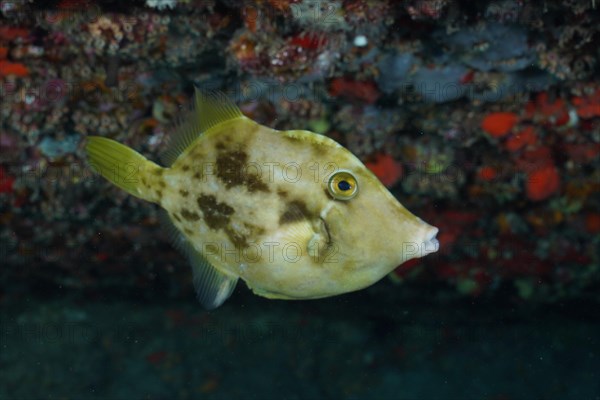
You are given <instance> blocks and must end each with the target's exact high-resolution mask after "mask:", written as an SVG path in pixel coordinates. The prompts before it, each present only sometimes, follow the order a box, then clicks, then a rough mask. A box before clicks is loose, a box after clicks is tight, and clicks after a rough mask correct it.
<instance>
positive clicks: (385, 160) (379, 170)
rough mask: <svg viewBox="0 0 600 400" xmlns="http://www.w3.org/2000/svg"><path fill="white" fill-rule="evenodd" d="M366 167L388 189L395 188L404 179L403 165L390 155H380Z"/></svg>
mask: <svg viewBox="0 0 600 400" xmlns="http://www.w3.org/2000/svg"><path fill="white" fill-rule="evenodd" d="M365 166H366V167H367V168H369V169H370V170H371V172H373V173H374V174H375V176H377V178H379V180H380V181H381V182H382V183H383V184H384V185H385V186H387V187H391V186H394V184H396V183H397V182H398V181H399V180H400V178H402V164H400V163H399V162H397V161H396V160H394V158H393V157H392V156H390V155H388V154H383V153H379V154H377V155H376V156H375V158H374V159H373V160H371V161H367V162H365Z"/></svg>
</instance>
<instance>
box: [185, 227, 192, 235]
mask: <svg viewBox="0 0 600 400" xmlns="http://www.w3.org/2000/svg"><path fill="white" fill-rule="evenodd" d="M183 231H184V232H185V234H186V235H188V236H194V231H193V230H191V229H189V228H184V229H183Z"/></svg>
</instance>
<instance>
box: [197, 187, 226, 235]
mask: <svg viewBox="0 0 600 400" xmlns="http://www.w3.org/2000/svg"><path fill="white" fill-rule="evenodd" d="M197 200H198V207H199V208H200V211H202V214H203V215H204V221H206V225H208V227H209V228H211V229H221V228H225V227H226V226H227V225H228V224H229V220H230V216H231V215H232V214H233V213H234V212H235V210H234V209H233V207H231V206H230V205H229V204H227V203H219V202H218V201H217V199H216V198H215V196H212V195H201V196H199V197H198V199H197Z"/></svg>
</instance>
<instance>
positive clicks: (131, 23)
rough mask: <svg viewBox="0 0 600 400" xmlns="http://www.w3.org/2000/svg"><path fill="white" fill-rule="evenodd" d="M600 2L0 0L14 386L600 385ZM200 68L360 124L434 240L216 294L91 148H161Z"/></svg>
mask: <svg viewBox="0 0 600 400" xmlns="http://www.w3.org/2000/svg"><path fill="white" fill-rule="evenodd" d="M597 7H598V5H596V4H595V2H593V1H571V2H566V3H558V2H545V3H544V4H542V5H539V6H538V5H533V4H526V3H523V2H519V1H511V0H506V1H494V2H487V1H486V2H478V3H477V4H471V3H469V2H458V1H454V2H452V1H427V0H417V1H406V2H404V1H403V2H394V1H385V0H382V1H361V0H344V1H304V0H294V1H292V0H261V1H257V2H247V3H244V2H236V1H231V0H214V1H213V0H206V1H204V0H198V1H176V0H172V1H151V0H148V1H146V2H144V1H135V2H131V3H122V4H121V3H116V2H113V1H103V2H92V1H85V0H84V1H78V0H62V1H52V2H45V1H44V2H41V1H40V2H26V1H20V0H13V1H0V96H1V100H2V101H1V103H0V115H1V120H0V222H1V226H0V260H2V262H1V265H0V399H38V398H60V399H70V398H74V399H80V398H82V399H87V398H90V399H94V398H98V399H130V398H134V399H138V398H140V399H142V398H143V399H172V398H182V399H186V398H209V399H233V398H241V399H266V398H278V399H280V398H284V399H340V398H348V399H489V400H511V399H600V383H599V382H600V312H599V310H600V296H599V293H600V256H599V252H598V248H599V247H600V246H599V245H600V213H599V211H598V210H600V196H599V195H598V191H599V189H600V168H599V167H600V81H599V79H598V78H599V76H600V75H599V74H598V72H599V71H598V57H599V54H598V46H597V43H599V40H600V32H599V28H598V26H600V24H599V23H598V22H599V19H600V14H599V11H598V8H597ZM194 86H196V87H200V88H202V89H210V90H212V89H216V90H220V91H222V92H223V93H225V94H226V95H228V96H229V97H230V98H231V99H232V100H233V101H235V102H236V104H238V105H239V107H240V109H241V110H242V112H243V113H244V114H245V115H247V116H248V117H250V118H252V119H254V120H256V121H258V122H260V123H262V124H264V125H266V126H269V127H273V128H276V129H280V130H287V129H310V130H312V131H315V132H318V133H321V134H324V135H326V136H329V137H331V138H333V139H334V140H336V141H338V142H340V143H341V144H343V145H344V146H345V147H347V148H348V149H349V150H350V151H352V152H353V153H354V154H355V155H356V156H357V157H358V158H359V159H360V160H361V161H363V162H364V163H365V164H366V166H367V167H368V168H369V169H371V170H372V171H373V172H374V173H375V175H376V176H377V177H378V178H379V179H380V180H381V181H382V182H383V183H384V184H385V185H386V186H387V187H388V188H389V190H390V192H391V193H392V194H393V195H394V196H395V197H396V198H397V199H398V200H399V201H400V202H401V203H402V204H403V205H404V206H406V208H408V209H409V210H410V211H411V212H413V213H414V214H415V215H417V216H419V217H420V218H422V219H423V220H424V221H426V222H428V223H430V224H432V225H434V226H436V227H438V228H439V233H438V235H437V238H438V239H439V245H440V246H439V251H437V252H436V253H434V254H430V255H428V256H427V257H424V258H418V259H414V260H410V261H408V262H406V263H404V264H402V265H400V266H399V267H398V268H397V269H395V270H394V271H393V272H392V274H391V275H392V278H390V279H388V278H384V279H382V280H381V281H380V282H378V283H376V284H375V285H373V286H371V287H369V288H367V289H364V290H362V291H359V292H354V293H349V294H344V295H341V296H336V297H332V298H326V299H321V300H311V301H281V300H268V299H265V298H262V297H258V296H256V295H254V294H252V292H251V291H250V290H248V289H247V287H246V285H245V284H244V283H243V282H241V281H240V282H239V283H238V285H237V288H236V290H235V291H234V293H233V295H232V296H231V298H230V299H229V300H227V301H226V302H225V304H224V305H223V306H221V307H220V308H217V309H215V310H211V311H206V310H204V309H203V308H202V307H201V305H200V304H198V302H197V301H196V299H195V297H196V296H195V294H194V290H193V285H192V274H191V272H190V268H189V266H188V263H187V261H186V260H185V257H183V256H182V255H180V254H179V253H178V252H177V251H176V250H175V249H173V247H172V246H171V245H170V243H169V242H170V240H169V239H170V238H169V235H168V234H167V232H165V230H164V229H163V228H161V226H160V224H159V222H158V219H159V218H158V216H157V211H158V206H156V205H153V204H150V203H148V202H144V201H141V200H138V199H134V198H133V197H132V196H128V195H127V194H126V193H124V192H122V191H120V190H118V189H116V188H114V187H112V186H111V185H110V184H109V183H107V182H106V181H105V180H103V179H102V178H100V177H98V176H96V175H95V174H94V173H92V171H91V170H90V169H89V166H88V162H87V157H86V154H85V151H84V146H85V143H86V137H87V136H88V135H98V136H104V137H108V138H112V139H114V140H116V141H118V142H121V143H124V144H126V145H128V146H130V147H131V148H133V149H135V150H136V151H139V152H141V153H142V154H143V155H144V156H146V157H148V158H149V159H151V160H154V161H156V162H158V161H159V160H160V157H159V155H160V153H161V152H162V150H164V148H165V146H166V142H167V141H168V140H167V138H168V137H169V135H170V134H171V133H172V131H173V128H172V126H173V125H172V124H173V123H174V122H175V121H176V119H177V118H178V116H179V115H180V114H181V111H182V109H183V108H185V107H186V104H188V102H189V100H190V98H191V96H192V94H193V91H194ZM264 146H265V148H269V146H270V144H269V143H264ZM273 153H274V156H276V154H275V153H276V151H274V152H273ZM285 161H289V162H290V163H291V162H294V160H285ZM325 161H326V160H325ZM359 195H360V194H359ZM307 197H308V196H307ZM302 200H305V201H307V202H309V201H310V199H309V198H305V199H304V198H303V199H302ZM274 212H275V211H274ZM371 218H373V219H377V218H380V219H381V220H387V219H389V218H391V216H390V215H383V214H382V211H381V209H379V208H374V209H373V210H371V212H370V214H369V215H367V217H365V218H363V220H361V219H357V220H349V221H348V228H347V229H349V230H352V229H355V230H359V231H361V230H363V231H364V235H370V234H377V233H376V232H375V233H373V232H369V231H368V230H366V229H365V228H364V227H365V226H366V225H367V224H366V222H365V220H366V219H371ZM349 219H350V218H349ZM257 222H260V221H257ZM380 235H381V236H382V237H381V238H380V240H381V242H382V243H385V244H386V246H389V247H390V248H394V247H399V245H398V243H396V242H395V241H394V238H393V237H388V236H386V235H383V234H380ZM357 246H358V244H357ZM383 257H384V255H383V254H374V255H373V256H372V259H373V263H375V262H376V261H378V260H380V259H382V258H383Z"/></svg>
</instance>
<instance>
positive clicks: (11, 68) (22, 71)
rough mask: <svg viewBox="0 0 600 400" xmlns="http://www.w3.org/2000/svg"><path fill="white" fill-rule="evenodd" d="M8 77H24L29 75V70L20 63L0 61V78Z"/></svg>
mask: <svg viewBox="0 0 600 400" xmlns="http://www.w3.org/2000/svg"><path fill="white" fill-rule="evenodd" d="M8 75H15V76H18V77H24V76H27V75H29V70H28V69H27V67H26V66H25V65H23V64H21V63H13V62H10V61H6V60H0V77H2V76H8Z"/></svg>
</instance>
